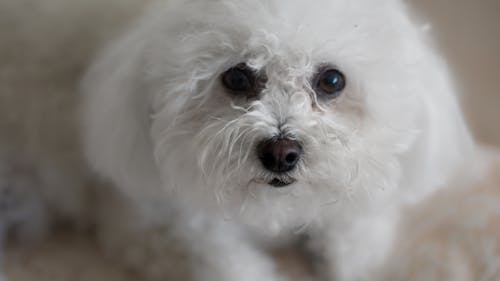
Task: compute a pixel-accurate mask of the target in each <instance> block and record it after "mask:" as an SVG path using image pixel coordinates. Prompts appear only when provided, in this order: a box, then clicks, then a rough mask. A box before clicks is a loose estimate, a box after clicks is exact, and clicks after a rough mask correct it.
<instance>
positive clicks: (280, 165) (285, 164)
mask: <svg viewBox="0 0 500 281" xmlns="http://www.w3.org/2000/svg"><path fill="white" fill-rule="evenodd" d="M257 150H258V151H257V153H258V156H259V159H260V161H261V163H262V165H263V166H264V168H266V169H267V170H269V171H272V172H275V173H285V172H288V171H291V170H293V168H295V166H296V165H297V162H298V161H299V159H300V157H301V156H302V153H303V151H302V147H301V146H300V144H299V143H298V142H297V141H294V140H290V139H271V140H266V141H263V142H261V143H260V144H259V145H258V148H257Z"/></svg>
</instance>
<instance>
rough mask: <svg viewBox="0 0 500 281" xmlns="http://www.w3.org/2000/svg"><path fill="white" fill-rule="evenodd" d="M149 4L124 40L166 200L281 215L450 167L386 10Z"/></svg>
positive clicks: (414, 31)
mask: <svg viewBox="0 0 500 281" xmlns="http://www.w3.org/2000/svg"><path fill="white" fill-rule="evenodd" d="M160 6H161V5H160ZM160 6H156V7H155V8H154V10H155V11H154V12H152V13H151V14H149V15H148V16H147V18H146V20H145V21H144V22H145V24H143V25H142V26H141V28H139V29H138V30H136V33H138V34H141V35H140V36H139V37H138V38H139V39H143V40H144V41H145V42H147V43H144V44H142V45H141V46H142V47H141V48H142V49H143V52H140V53H141V56H142V59H143V65H142V71H141V73H142V75H145V79H144V80H143V81H142V82H143V83H144V84H145V85H146V88H145V91H147V92H148V93H149V94H150V96H149V98H150V100H149V102H148V112H149V113H150V121H149V124H150V126H151V137H152V146H153V154H154V158H155V159H156V163H157V166H158V170H159V172H160V174H161V176H162V179H163V182H164V184H165V186H167V187H168V188H169V189H172V190H174V191H175V192H176V193H178V194H181V195H185V196H186V197H188V198H189V197H190V196H193V198H194V197H197V198H199V199H200V198H201V199H202V200H204V201H211V202H216V201H218V202H219V203H220V204H222V205H226V204H229V205H236V206H241V208H245V207H248V206H257V208H264V209H266V208H269V207H271V206H278V207H279V208H280V210H281V212H287V210H288V209H290V208H295V207H296V209H297V210H301V209H303V208H302V207H304V206H309V207H310V206H316V207H321V206H325V205H329V204H330V205H331V204H332V203H333V205H335V202H344V201H345V202H351V203H352V204H353V205H356V203H355V201H356V200H363V201H362V202H363V203H360V204H362V205H363V204H365V205H366V203H365V202H366V201H365V199H366V198H372V199H371V201H377V200H378V201H381V200H382V199H380V200H379V198H387V197H388V196H390V195H391V194H393V193H392V192H391V190H394V189H396V188H397V187H399V186H400V185H407V186H403V187H402V188H415V187H417V188H421V190H425V188H426V186H427V185H435V184H437V183H438V182H439V181H445V179H446V178H447V177H448V174H449V171H451V170H453V169H452V168H450V167H451V166H452V165H451V163H452V162H454V161H455V160H456V156H457V155H458V154H457V153H458V152H460V149H461V148H462V147H463V142H467V139H468V135H467V133H466V130H465V129H464V128H463V124H462V119H461V118H460V114H459V113H458V110H457V108H456V105H455V102H454V98H453V97H452V94H451V92H452V90H451V89H450V88H449V85H448V80H447V78H446V71H445V69H444V68H443V66H442V65H441V63H440V62H439V60H438V59H437V58H436V57H435V56H434V55H433V53H432V51H430V50H429V48H428V47H427V46H426V45H425V44H424V43H423V42H422V38H421V37H422V34H421V31H420V30H419V29H418V28H416V27H415V26H414V25H413V24H412V23H411V22H410V21H409V20H408V18H407V16H406V14H405V11H404V10H405V9H404V7H403V5H402V4H401V3H399V2H398V1H393V0H384V1H368V0H367V1H354V2H353V1H347V0H321V1H315V2H314V3H312V2H311V1H300V0H295V1H279V0H272V1H250V0H234V1H223V0H214V1H202V0H199V1H198V0H192V1H170V3H169V4H167V5H166V7H160ZM144 34H146V35H144ZM136 40H138V39H136ZM451 141H454V142H456V143H450V142H451ZM402 178H404V180H402ZM417 182H418V183H417ZM419 192H420V191H419ZM368 200H370V199H368ZM353 202H354V203H353ZM338 206H343V204H340V203H339V204H338ZM342 208H343V207H342Z"/></svg>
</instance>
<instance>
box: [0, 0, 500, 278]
mask: <svg viewBox="0 0 500 281" xmlns="http://www.w3.org/2000/svg"><path fill="white" fill-rule="evenodd" d="M144 2H146V1H141V0H71V1H70V0H0V90H1V91H2V93H6V94H5V95H2V96H0V98H5V97H6V96H9V95H10V96H9V97H7V99H4V100H1V99H0V117H1V118H0V136H1V137H2V138H4V141H5V140H6V141H9V140H8V139H9V137H10V136H14V135H16V136H17V137H14V138H13V139H16V138H18V137H23V136H25V137H31V139H33V140H35V141H33V142H32V143H27V144H25V146H26V147H25V149H26V150H27V151H30V148H31V147H33V148H32V150H34V151H39V149H38V148H34V147H37V146H40V145H44V146H45V147H47V149H46V150H45V154H46V155H51V157H53V158H55V159H60V160H57V161H61V163H67V162H68V161H70V162H73V163H74V164H75V166H76V167H78V166H80V164H79V163H80V161H81V159H80V156H79V155H78V149H77V145H76V143H77V142H75V140H74V138H75V137H68V136H67V135H65V134H67V133H61V134H60V135H58V134H57V132H56V133H55V134H46V133H45V130H44V128H54V127H55V128H59V129H60V131H61V132H62V131H65V132H68V131H69V132H74V133H75V135H74V136H76V129H75V128H73V126H74V124H73V123H72V122H73V121H72V120H59V118H57V117H58V114H57V112H61V111H74V110H75V108H76V105H75V104H74V103H71V102H68V99H73V100H74V96H71V95H70V96H67V97H63V98H60V97H59V96H61V95H60V93H61V92H67V93H71V94H72V95H73V94H74V93H75V89H76V84H77V80H78V77H79V76H80V75H81V73H82V72H83V70H84V69H85V65H86V62H87V61H88V59H89V58H90V57H91V56H92V54H93V53H94V51H95V50H96V49H97V48H98V46H99V45H101V44H102V43H101V42H103V41H105V39H107V38H109V37H112V36H114V35H115V34H116V33H117V32H118V31H119V30H120V29H121V28H122V27H123V25H124V23H125V22H127V21H128V20H129V19H130V18H131V17H132V16H133V15H134V14H137V13H138V12H139V11H140V9H141V7H142V5H143V3H144ZM413 2H414V4H415V6H416V7H417V8H418V10H419V12H420V13H421V14H422V15H424V16H425V17H428V18H429V19H430V20H431V21H432V22H433V23H434V28H435V31H436V34H437V35H438V42H439V46H440V47H441V48H442V50H443V51H444V52H445V54H446V55H447V56H448V57H449V59H450V65H451V66H452V67H453V70H454V72H455V73H456V75H457V81H458V85H459V86H460V88H461V89H462V90H463V92H464V99H463V100H464V107H465V109H466V111H467V114H468V117H469V123H470V124H471V127H472V129H473V130H474V132H475V134H476V136H478V138H479V139H481V140H482V141H485V142H488V143H492V144H500V129H499V127H498V121H500V112H498V108H500V91H499V90H498V89H500V79H499V77H500V54H499V52H498V50H500V33H499V32H498V30H500V16H499V15H500V1H498V0H477V1H475V0H468V1H466V0H413ZM54 50H57V52H54ZM61 61H64V62H65V63H63V64H61V63H60V62H61ZM27 85H28V86H27ZM33 85H37V87H33ZM34 88H37V89H39V90H40V91H43V92H44V93H46V94H47V99H48V100H47V106H46V107H44V108H43V109H42V108H37V105H36V104H29V100H30V96H31V95H38V94H40V92H39V91H33V89H34ZM56 96H57V98H56ZM9 101H11V102H13V103H16V104H17V103H19V102H22V101H24V102H26V103H27V105H26V106H24V107H23V108H21V109H19V108H16V107H12V105H11V104H9ZM68 104H69V106H68ZM27 115H30V116H31V120H33V122H27V123H26V124H25V126H24V127H21V128H20V127H18V126H12V124H14V122H11V121H12V120H16V119H18V118H21V117H24V116H27ZM38 116H44V118H39V117H38ZM2 132H3V135H1V133H2ZM6 132H8V134H6ZM40 157H43V155H42V156H40ZM436 200H438V199H436ZM499 204H500V203H499ZM5 264H6V275H7V276H8V277H9V281H35V280H36V281H66V280H72V281H77V280H78V281H79V280H82V281H91V280H92V281H100V280H102V281H114V280H116V281H118V280H120V281H127V280H134V279H136V278H134V277H133V276H132V275H131V274H129V273H126V272H124V271H122V270H121V269H120V268H119V267H118V266H117V265H114V264H113V263H112V262H110V261H107V260H106V259H104V258H103V257H101V256H100V255H99V253H98V251H97V250H96V248H95V246H94V245H93V244H92V242H90V241H89V240H88V239H85V238H82V237H74V236H72V235H68V234H58V235H56V236H55V237H54V238H52V239H51V240H50V241H49V242H46V243H43V244H41V245H37V246H33V247H31V248H19V247H11V248H9V251H8V255H7V257H6V258H5ZM292 264H293V263H292ZM288 267H289V268H290V267H292V266H290V265H289V266H288ZM410 279H411V277H409V278H408V280H410ZM412 280H413V279H412ZM415 280H418V279H415ZM457 280H458V279H457ZM472 280H474V279H471V281H472ZM488 280H498V279H488Z"/></svg>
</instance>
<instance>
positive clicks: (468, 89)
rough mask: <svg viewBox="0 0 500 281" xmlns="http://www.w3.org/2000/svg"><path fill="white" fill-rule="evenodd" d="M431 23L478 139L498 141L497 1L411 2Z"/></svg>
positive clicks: (499, 30)
mask: <svg viewBox="0 0 500 281" xmlns="http://www.w3.org/2000/svg"><path fill="white" fill-rule="evenodd" d="M410 3H411V5H413V6H414V7H415V9H416V12H417V13H419V15H420V16H422V17H423V18H425V19H427V20H429V22H431V23H432V25H433V30H434V34H435V38H436V42H437V44H438V46H439V48H440V49H441V51H442V53H443V55H445V56H446V57H447V59H448V62H449V65H450V67H451V69H452V72H453V73H454V74H455V78H456V82H457V84H458V86H459V89H460V90H461V91H462V94H463V99H462V105H463V108H464V110H465V112H466V115H467V117H468V121H469V125H470V127H471V129H472V130H473V131H474V133H475V135H476V137H477V138H478V139H479V140H481V141H483V142H486V143H489V144H496V145H500V124H499V123H500V1H499V0H410Z"/></svg>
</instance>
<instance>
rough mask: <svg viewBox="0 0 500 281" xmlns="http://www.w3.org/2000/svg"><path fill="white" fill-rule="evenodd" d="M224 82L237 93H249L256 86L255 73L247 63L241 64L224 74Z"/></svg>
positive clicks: (225, 85)
mask: <svg viewBox="0 0 500 281" xmlns="http://www.w3.org/2000/svg"><path fill="white" fill-rule="evenodd" d="M222 84H223V85H224V87H226V88H227V89H228V90H230V91H232V92H234V93H236V94H238V93H248V92H251V91H252V90H254V88H255V73H254V72H253V71H252V70H251V69H249V68H248V67H247V66H246V65H245V64H239V65H237V66H235V67H232V68H230V69H229V70H227V71H226V72H224V73H223V74H222Z"/></svg>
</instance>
